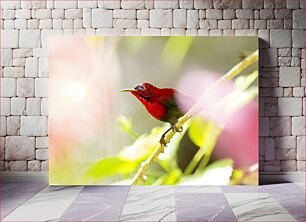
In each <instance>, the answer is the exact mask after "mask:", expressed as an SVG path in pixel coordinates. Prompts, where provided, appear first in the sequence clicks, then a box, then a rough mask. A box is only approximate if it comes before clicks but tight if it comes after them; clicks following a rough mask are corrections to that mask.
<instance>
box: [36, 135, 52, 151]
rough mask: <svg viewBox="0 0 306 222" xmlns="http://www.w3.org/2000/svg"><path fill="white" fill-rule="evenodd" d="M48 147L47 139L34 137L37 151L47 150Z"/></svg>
mask: <svg viewBox="0 0 306 222" xmlns="http://www.w3.org/2000/svg"><path fill="white" fill-rule="evenodd" d="M48 147H49V139H48V137H46V136H45V137H36V148H37V149H47V148H48Z"/></svg>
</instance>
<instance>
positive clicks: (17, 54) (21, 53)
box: [13, 49, 33, 58]
mask: <svg viewBox="0 0 306 222" xmlns="http://www.w3.org/2000/svg"><path fill="white" fill-rule="evenodd" d="M32 55H33V51H32V49H14V50H13V57H14V58H25V57H30V56H32Z"/></svg>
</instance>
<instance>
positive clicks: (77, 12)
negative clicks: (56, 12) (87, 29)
mask: <svg viewBox="0 0 306 222" xmlns="http://www.w3.org/2000/svg"><path fill="white" fill-rule="evenodd" d="M82 17H83V11H82V9H66V10H65V19H80V18H82Z"/></svg>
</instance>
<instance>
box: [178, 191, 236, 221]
mask: <svg viewBox="0 0 306 222" xmlns="http://www.w3.org/2000/svg"><path fill="white" fill-rule="evenodd" d="M175 203H176V216H177V220H178V221H236V217H235V215H234V213H233V211H232V209H231V207H230V206H229V204H228V202H227V200H226V198H225V196H224V194H220V193H176V195H175Z"/></svg>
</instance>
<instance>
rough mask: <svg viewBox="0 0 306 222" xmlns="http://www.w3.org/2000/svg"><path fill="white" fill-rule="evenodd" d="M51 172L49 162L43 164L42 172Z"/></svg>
mask: <svg viewBox="0 0 306 222" xmlns="http://www.w3.org/2000/svg"><path fill="white" fill-rule="evenodd" d="M48 170H49V161H48V160H45V161H42V162H41V171H48Z"/></svg>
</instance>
